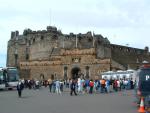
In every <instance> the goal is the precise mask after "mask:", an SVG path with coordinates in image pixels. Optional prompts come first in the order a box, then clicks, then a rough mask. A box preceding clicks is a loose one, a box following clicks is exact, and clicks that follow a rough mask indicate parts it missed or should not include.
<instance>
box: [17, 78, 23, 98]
mask: <svg viewBox="0 0 150 113" xmlns="http://www.w3.org/2000/svg"><path fill="white" fill-rule="evenodd" d="M23 88H24V84H23V83H22V82H21V81H20V80H19V82H18V84H17V91H18V97H19V98H20V97H21V96H22V90H23Z"/></svg>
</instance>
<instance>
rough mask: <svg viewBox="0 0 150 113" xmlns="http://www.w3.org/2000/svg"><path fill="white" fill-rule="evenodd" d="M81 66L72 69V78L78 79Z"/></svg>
mask: <svg viewBox="0 0 150 113" xmlns="http://www.w3.org/2000/svg"><path fill="white" fill-rule="evenodd" d="M80 71H81V70H80V68H79V67H74V68H72V70H71V74H72V79H77V78H78V77H79V72H80Z"/></svg>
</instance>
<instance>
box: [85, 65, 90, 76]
mask: <svg viewBox="0 0 150 113" xmlns="http://www.w3.org/2000/svg"><path fill="white" fill-rule="evenodd" d="M89 69H90V68H89V66H86V67H85V70H86V72H85V78H86V79H89V77H90V76H89Z"/></svg>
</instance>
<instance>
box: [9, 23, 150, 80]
mask: <svg viewBox="0 0 150 113" xmlns="http://www.w3.org/2000/svg"><path fill="white" fill-rule="evenodd" d="M149 59H150V55H149V52H148V48H146V49H137V48H131V47H125V46H119V45H114V44H111V43H110V42H109V40H108V39H107V38H104V37H103V36H102V35H97V34H92V33H91V32H87V33H86V34H81V33H79V34H73V33H70V34H62V33H61V31H59V30H57V28H56V27H51V26H48V27H47V30H42V31H32V30H30V29H26V30H24V32H23V34H22V35H19V32H18V31H15V32H12V33H11V39H10V40H9V42H8V49H7V66H16V67H18V68H19V69H20V74H21V77H24V78H32V77H33V78H38V79H39V78H41V76H43V75H44V78H46V79H47V78H50V77H51V76H52V75H53V76H55V78H56V77H57V78H64V76H66V75H67V77H68V78H72V73H73V70H74V69H77V70H78V71H79V72H80V73H82V74H84V75H86V74H87V73H88V75H89V76H90V77H91V78H94V76H96V75H99V74H100V73H101V72H104V71H109V70H112V69H125V68H127V66H128V67H132V68H135V67H136V66H137V62H142V61H143V60H147V61H149ZM129 65H130V66H129ZM65 68H66V69H67V71H66V70H65Z"/></svg>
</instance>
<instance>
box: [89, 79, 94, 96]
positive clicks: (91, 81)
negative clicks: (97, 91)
mask: <svg viewBox="0 0 150 113" xmlns="http://www.w3.org/2000/svg"><path fill="white" fill-rule="evenodd" d="M89 86H90V91H89V93H90V94H92V93H93V87H94V82H93V80H92V79H91V80H90V83H89Z"/></svg>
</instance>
